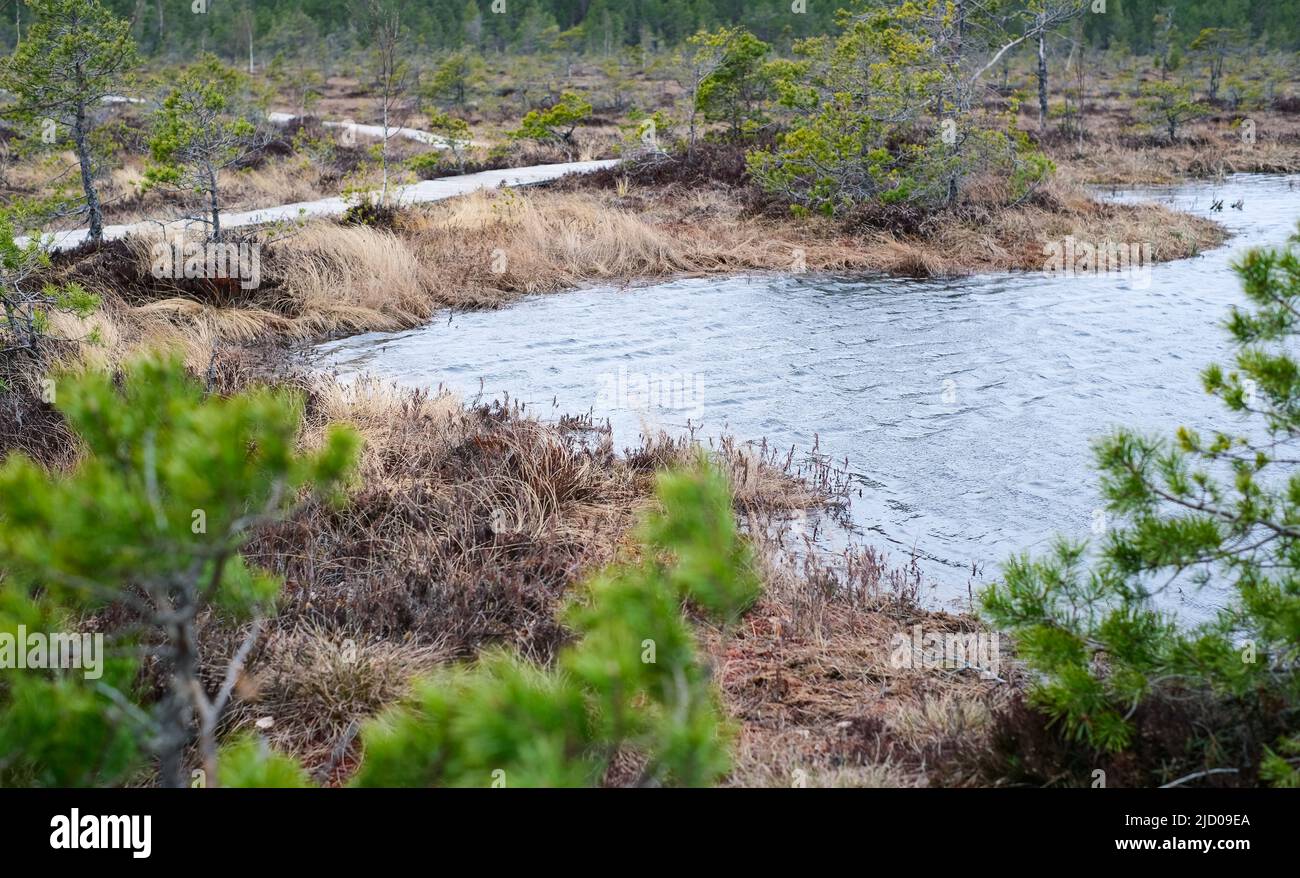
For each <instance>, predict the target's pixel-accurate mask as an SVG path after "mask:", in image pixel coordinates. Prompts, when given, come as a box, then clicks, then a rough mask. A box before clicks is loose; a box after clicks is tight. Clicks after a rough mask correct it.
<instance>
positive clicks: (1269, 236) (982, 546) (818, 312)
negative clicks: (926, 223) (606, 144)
mask: <svg viewBox="0 0 1300 878" xmlns="http://www.w3.org/2000/svg"><path fill="white" fill-rule="evenodd" d="M1109 194H1110V196H1111V197H1114V198H1120V199H1133V198H1138V197H1141V198H1148V199H1152V198H1154V199H1159V200H1165V201H1167V202H1169V203H1171V204H1173V205H1174V206H1176V207H1178V208H1180V209H1183V210H1188V211H1191V212H1194V213H1199V214H1203V215H1207V216H1210V215H1211V214H1210V213H1209V208H1210V204H1211V202H1212V201H1213V200H1217V199H1223V200H1224V203H1232V202H1234V201H1236V200H1237V199H1244V202H1245V204H1244V209H1243V210H1239V211H1238V210H1232V209H1229V210H1225V211H1223V212H1221V213H1216V214H1213V216H1214V217H1215V218H1216V219H1218V220H1219V221H1220V222H1223V223H1224V224H1225V225H1227V226H1228V227H1229V228H1231V229H1232V231H1233V232H1234V233H1235V234H1236V237H1234V238H1233V240H1232V241H1231V242H1230V243H1229V244H1228V246H1226V247H1222V248H1219V249H1217V250H1215V251H1213V252H1210V253H1207V254H1205V255H1203V256H1200V257H1198V258H1195V259H1189V260H1184V261H1180V262H1176V263H1170V264H1165V265H1158V266H1156V267H1155V268H1154V269H1152V271H1151V273H1150V275H1149V276H1148V277H1134V278H1130V277H1115V276H1109V277H1108V276H1102V277H1096V278H1062V277H1049V276H1047V275H1044V274H1032V275H1028V274H1019V275H1015V274H1012V275H993V276H988V275H986V276H981V277H977V278H967V279H960V280H925V281H919V280H904V279H897V278H870V279H866V280H863V279H856V280H846V279H833V278H827V277H824V276H822V277H812V276H806V275H804V276H782V277H732V278H707V279H691V280H681V281H675V282H672V283H666V284H661V285H658V286H652V287H642V288H633V289H609V288H602V289H591V290H583V291H578V292H573V293H565V294H560V295H550V296H541V297H535V298H531V299H528V300H525V301H522V302H520V303H518V304H516V305H513V306H511V307H509V308H507V309H504V310H501V311H495V312H479V313H470V314H457V315H455V316H454V317H453V318H452V319H451V320H450V322H448V320H447V318H446V317H445V316H444V318H443V319H441V320H435V321H434V322H433V323H431V324H430V325H428V326H426V327H422V328H420V329H417V330H413V331H408V332H400V333H370V334H366V335H360V336H354V337H352V338H347V339H343V340H340V341H334V342H330V343H327V344H323V345H320V346H319V347H318V348H317V349H316V350H315V356H316V357H317V360H318V364H319V365H320V366H321V367H322V368H327V369H334V370H336V371H337V372H338V373H339V374H340V375H341V376H343V377H348V376H351V375H355V374H358V373H360V372H370V373H374V374H377V375H381V376H385V377H388V378H392V379H396V380H398V381H400V382H401V383H404V384H410V385H426V386H431V385H437V384H445V385H448V386H450V387H452V388H453V389H455V390H458V391H460V392H461V393H463V394H464V395H466V396H469V397H472V396H474V395H476V394H477V393H478V392H479V389H480V384H481V385H482V388H483V391H484V392H485V393H486V394H487V395H489V396H491V395H500V394H502V393H509V395H510V397H511V398H518V399H522V400H524V401H528V402H531V403H532V404H533V406H534V409H535V411H537V412H538V413H539V414H545V413H546V412H549V411H551V410H552V409H551V404H552V400H555V401H556V403H557V404H558V408H559V410H560V411H567V412H578V411H587V410H589V409H593V410H594V414H595V415H596V416H597V418H608V419H609V420H610V421H611V423H612V425H613V429H614V432H615V439H616V442H618V443H619V444H620V445H630V444H633V443H634V442H635V440H636V437H637V434H638V432H640V430H641V429H642V427H643V424H649V425H653V426H655V427H666V428H670V429H672V428H678V429H684V428H685V427H686V424H687V421H688V419H689V420H690V421H691V423H693V424H698V425H702V432H703V434H704V435H713V434H717V433H724V432H726V433H731V434H734V435H736V436H738V437H742V438H753V439H757V438H759V437H767V439H768V440H769V441H770V442H772V443H775V444H777V445H780V446H788V445H790V444H796V445H798V446H800V447H803V448H810V447H811V446H812V445H813V443H814V441H817V442H819V443H820V447H821V449H822V451H824V452H826V453H828V454H830V455H831V456H833V457H835V458H838V459H844V458H846V457H847V458H848V461H849V465H850V469H851V471H852V472H853V474H854V478H855V479H856V480H857V481H858V482H859V484H860V486H861V488H862V497H861V499H857V500H855V511H854V519H855V522H856V523H857V525H858V526H859V527H860V528H861V529H862V530H864V531H866V532H868V537H869V538H870V539H873V540H874V541H876V542H878V543H882V544H893V546H894V547H895V552H894V554H895V556H896V557H897V556H902V557H906V556H907V555H909V554H910V553H913V552H915V553H916V554H917V555H918V556H919V558H920V563H921V566H922V569H923V570H925V572H926V573H927V574H928V576H929V578H930V579H931V580H932V581H934V582H936V583H938V592H937V595H936V596H937V597H938V598H939V599H941V600H943V599H949V598H953V599H955V598H959V597H960V598H964V597H965V595H966V592H967V584H968V580H969V579H970V569H971V566H972V564H973V565H975V566H976V567H979V568H982V571H983V572H982V575H980V576H978V577H977V578H976V583H977V584H978V583H979V582H980V581H984V580H987V578H988V577H989V576H991V575H995V574H996V573H997V571H998V569H999V566H1000V564H1001V563H1002V561H1003V560H1005V558H1006V557H1007V556H1008V555H1009V554H1011V553H1013V552H1016V551H1019V550H1021V549H1025V548H1034V547H1038V548H1042V547H1043V546H1044V545H1045V543H1046V542H1047V541H1048V540H1049V539H1050V538H1051V536H1052V535H1053V534H1055V533H1057V532H1061V533H1065V534H1068V535H1071V536H1076V537H1083V536H1087V535H1088V534H1089V532H1090V530H1091V528H1092V525H1093V523H1094V510H1095V509H1096V508H1097V506H1098V505H1099V504H1098V495H1097V491H1096V477H1095V474H1094V473H1093V470H1092V467H1091V455H1090V452H1089V439H1090V438H1091V437H1093V436H1096V435H1097V434H1098V433H1100V432H1103V431H1105V430H1106V429H1107V428H1108V427H1109V426H1111V425H1119V424H1123V425H1129V426H1134V427H1138V428H1141V429H1144V430H1148V431H1154V432H1158V433H1169V432H1170V431H1172V430H1173V429H1174V428H1176V427H1177V426H1179V425H1180V424H1183V423H1186V424H1188V425H1189V426H1204V425H1206V424H1212V423H1216V422H1217V423H1223V419H1224V417H1225V416H1224V415H1223V414H1222V413H1221V410H1220V408H1219V406H1218V405H1217V404H1216V403H1215V401H1214V400H1213V399H1211V398H1209V397H1208V396H1206V395H1205V394H1204V393H1203V392H1202V390H1201V388H1200V379H1199V372H1200V369H1201V367H1202V366H1204V365H1205V364H1206V363H1207V362H1209V361H1211V360H1215V359H1219V360H1222V359H1224V358H1226V357H1227V356H1228V355H1229V353H1230V351H1229V348H1228V345H1227V343H1226V336H1225V334H1224V332H1223V331H1222V329H1220V327H1219V323H1220V322H1221V321H1222V319H1223V318H1224V316H1225V315H1226V312H1227V310H1228V307H1229V306H1230V305H1231V304H1235V303H1240V302H1241V301H1242V299H1241V296H1240V294H1239V292H1238V286H1237V283H1236V280H1235V278H1234V277H1233V276H1232V274H1231V271H1230V268H1229V263H1230V261H1231V258H1232V256H1233V254H1234V253H1236V252H1239V251H1240V250H1241V249H1242V248H1244V247H1247V246H1252V245H1259V244H1273V243H1279V242H1281V241H1283V240H1285V238H1286V237H1287V235H1288V234H1290V233H1291V232H1292V231H1293V230H1294V227H1295V223H1296V220H1297V219H1298V218H1300V177H1290V178H1287V177H1263V176H1260V177H1236V178H1232V179H1231V180H1229V181H1228V182H1226V183H1223V182H1220V183H1204V184H1196V185H1190V186H1183V187H1178V188H1174V189H1168V190H1146V191H1144V192H1141V193H1134V192H1128V193H1123V192H1121V193H1109Z"/></svg>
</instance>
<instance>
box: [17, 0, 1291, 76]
mask: <svg viewBox="0 0 1300 878" xmlns="http://www.w3.org/2000/svg"><path fill="white" fill-rule="evenodd" d="M846 5H847V4H845V3H842V2H834V0H747V2H743V3H742V2H740V0H427V2H423V3H419V4H411V3H406V4H401V16H402V22H403V24H404V26H405V27H407V28H408V29H409V31H410V34H411V41H412V45H413V47H415V48H417V49H420V50H423V51H434V52H436V51H446V50H455V49H461V48H469V49H474V50H478V51H482V52H497V53H504V52H511V53H520V52H522V53H532V52H545V51H557V50H563V51H572V52H582V53H588V54H611V53H616V52H618V51H620V50H622V49H624V48H626V47H634V46H635V47H641V48H643V49H647V50H662V49H670V48H677V47H679V46H681V45H682V44H683V43H684V42H685V41H686V40H687V39H689V38H690V37H691V36H692V35H693V34H695V33H696V32H698V31H699V30H701V29H713V28H717V27H720V26H737V25H739V26H743V27H745V28H746V29H747V30H749V31H750V32H751V33H753V34H754V35H755V36H757V37H759V38H760V39H762V40H764V41H766V42H769V43H772V44H774V45H776V46H777V47H778V48H780V49H786V48H788V47H789V46H791V45H792V44H793V43H794V42H795V41H796V40H799V39H803V38H806V37H810V36H816V35H822V34H828V33H832V32H834V31H835V30H836V24H837V21H839V20H840V18H841V16H842V8H843V7H844V6H846ZM874 5H877V6H881V7H890V6H892V7H900V6H905V5H906V4H904V3H901V2H898V0H876V2H875V4H874ZM954 5H955V6H957V7H963V6H968V7H979V8H980V9H981V10H984V11H987V12H989V13H992V14H995V15H998V16H1009V17H1016V16H1020V15H1024V14H1026V13H1033V12H1035V11H1037V10H1040V9H1041V8H1043V7H1046V6H1051V5H1052V4H1051V2H1050V0H963V2H957V3H955V4H954ZM1090 5H1091V6H1092V14H1090V15H1089V16H1088V17H1087V19H1086V21H1085V23H1084V27H1083V34H1084V38H1085V39H1086V41H1087V43H1088V45H1089V46H1091V47H1094V48H1099V49H1110V48H1119V49H1127V50H1129V51H1132V52H1135V53H1140V54H1148V53H1151V52H1154V51H1157V50H1158V49H1159V48H1160V47H1161V45H1162V41H1164V40H1166V39H1168V38H1169V36H1170V31H1171V28H1170V26H1169V24H1168V23H1169V22H1171V21H1172V28H1173V31H1174V32H1175V33H1176V34H1178V35H1181V39H1182V41H1183V42H1184V43H1186V42H1190V41H1191V40H1192V39H1194V38H1195V37H1196V35H1197V34H1198V33H1200V31H1201V30H1202V29H1204V28H1211V27H1213V28H1224V27H1230V28H1234V29H1239V30H1241V31H1242V32H1243V33H1244V34H1245V35H1246V37H1247V38H1248V39H1249V40H1251V41H1263V42H1264V43H1265V44H1267V45H1268V46H1270V47H1272V48H1294V47H1296V46H1297V45H1300V0H1178V2H1176V3H1175V2H1171V0H1096V2H1093V3H1091V4H1090ZM105 6H106V7H107V8H108V9H110V10H111V11H112V12H113V13H114V14H115V15H116V16H117V17H119V18H122V19H125V20H126V21H128V22H130V27H131V35H132V37H133V39H134V40H135V42H136V44H137V45H138V46H139V47H140V48H141V51H142V52H143V53H144V54H146V55H148V56H155V57H164V58H182V57H186V56H188V55H190V54H191V53H192V52H194V51H195V50H199V51H210V52H213V53H215V54H217V55H219V56H221V57H223V58H225V59H227V60H230V61H234V60H240V61H247V60H248V59H249V58H250V56H251V58H252V61H253V64H254V66H256V65H257V64H259V63H265V62H266V61H267V60H269V59H270V58H272V57H274V56H275V55H277V54H282V53H283V54H299V53H306V52H315V51H317V50H318V49H319V48H320V47H321V46H322V45H324V46H326V47H327V48H329V49H331V50H334V51H338V52H340V53H345V52H347V51H349V50H352V49H356V48H363V47H367V46H368V42H367V39H368V35H367V33H366V31H365V29H364V28H363V27H361V26H360V25H359V24H358V21H359V19H360V16H358V9H359V6H358V3H357V2H336V0H172V2H167V0H110V2H107V3H106V4H105ZM7 9H8V14H4V15H2V16H0V41H3V44H4V45H5V46H7V47H9V48H12V47H13V46H15V45H16V44H17V43H18V42H20V41H21V37H22V35H23V34H24V33H25V32H26V28H27V23H28V22H29V21H31V20H32V17H33V16H32V13H31V11H30V10H29V9H28V4H27V3H25V2H22V0H10V3H8V4H7Z"/></svg>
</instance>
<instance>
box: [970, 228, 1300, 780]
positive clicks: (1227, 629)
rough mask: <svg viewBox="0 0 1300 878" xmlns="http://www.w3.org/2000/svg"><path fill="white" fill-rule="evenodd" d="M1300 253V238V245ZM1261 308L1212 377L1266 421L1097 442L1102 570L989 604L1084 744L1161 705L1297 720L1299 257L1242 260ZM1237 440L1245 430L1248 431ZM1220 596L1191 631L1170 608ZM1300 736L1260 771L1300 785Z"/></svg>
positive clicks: (1041, 580)
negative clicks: (1178, 590)
mask: <svg viewBox="0 0 1300 878" xmlns="http://www.w3.org/2000/svg"><path fill="white" fill-rule="evenodd" d="M1296 243H1297V244H1300V238H1297V239H1296ZM1236 270H1237V273H1238V274H1239V276H1240V277H1241V279H1242V281H1243V284H1244V288H1245V293H1246V296H1247V298H1248V299H1249V300H1250V302H1251V305H1252V306H1253V310H1248V311H1247V310H1240V309H1236V308H1234V309H1233V311H1232V315H1231V318H1230V319H1229V321H1228V324H1227V326H1228V330H1229V332H1230V334H1231V336H1232V340H1233V342H1234V343H1235V345H1236V347H1237V354H1236V362H1235V368H1232V369H1224V368H1223V367H1221V366H1218V365H1211V366H1209V367H1208V368H1207V369H1206V370H1205V371H1204V373H1203V379H1204V384H1205V388H1206V390H1207V391H1208V392H1209V393H1211V394H1214V395H1215V396H1217V397H1218V398H1220V399H1221V400H1222V401H1223V403H1224V404H1225V405H1226V407H1227V408H1228V410H1229V411H1230V412H1231V413H1232V414H1233V415H1234V416H1237V417H1241V418H1248V419H1249V423H1252V424H1253V428H1252V427H1251V426H1242V427H1236V426H1234V427H1233V428H1232V429H1230V430H1225V431H1223V432H1215V433H1213V434H1212V435H1209V436H1204V435H1201V434H1200V433H1198V432H1195V431H1192V430H1189V429H1186V428H1183V429H1180V430H1179V431H1178V434H1177V436H1176V438H1175V439H1174V441H1172V442H1170V441H1166V440H1161V439H1154V438H1150V437H1145V436H1141V435H1139V434H1137V433H1135V432H1133V431H1131V430H1121V431H1119V432H1117V433H1115V434H1114V435H1111V436H1109V437H1107V438H1105V439H1103V440H1101V441H1100V442H1098V443H1097V444H1096V455H1097V462H1098V465H1099V467H1100V469H1101V474H1102V493H1103V495H1104V497H1105V499H1106V503H1107V506H1108V509H1109V512H1110V513H1111V514H1112V515H1113V516H1115V518H1116V519H1117V520H1118V521H1119V525H1118V526H1116V527H1113V528H1112V529H1111V530H1110V531H1109V535H1108V537H1107V538H1106V541H1105V544H1104V546H1103V547H1102V551H1101V553H1100V556H1099V558H1097V559H1096V562H1095V563H1094V564H1093V565H1092V566H1091V567H1090V566H1089V564H1088V559H1087V554H1086V547H1085V546H1084V545H1083V544H1073V543H1064V542H1063V543H1061V544H1059V545H1058V546H1057V547H1056V549H1055V550H1054V551H1053V552H1052V553H1051V554H1050V555H1048V556H1046V557H1043V558H1037V559H1036V558H1031V557H1030V556H1028V555H1022V556H1020V557H1017V558H1014V559H1012V560H1011V561H1010V562H1009V563H1008V565H1007V567H1006V570H1005V572H1004V575H1003V579H1002V581H1001V582H1000V583H998V584H997V585H995V586H994V587H992V588H991V589H989V590H988V591H987V592H986V593H985V594H984V595H983V596H982V605H983V612H984V613H985V615H986V616H987V617H988V618H989V619H990V621H992V622H993V623H994V624H996V625H999V626H1001V627H1003V628H1005V629H1008V630H1010V631H1011V632H1012V633H1013V635H1014V638H1015V642H1016V645H1017V649H1018V651H1019V653H1020V654H1021V656H1022V657H1024V658H1025V659H1026V660H1027V661H1028V663H1029V665H1030V667H1031V668H1032V669H1033V670H1034V671H1035V672H1036V674H1037V683H1036V685H1035V686H1034V688H1033V691H1032V700H1033V702H1034V703H1035V704H1036V705H1037V706H1038V707H1039V708H1040V709H1041V710H1042V711H1043V712H1045V713H1046V714H1047V716H1048V717H1050V718H1051V719H1052V720H1053V721H1056V722H1059V723H1061V724H1062V727H1063V729H1064V730H1065V732H1066V733H1067V734H1068V735H1069V736H1071V737H1072V738H1074V739H1075V740H1077V741H1079V742H1081V743H1083V744H1084V745H1086V746H1088V747H1092V748H1096V749H1099V750H1104V751H1112V752H1114V751H1121V750H1124V749H1125V748H1126V747H1128V746H1130V744H1131V743H1132V742H1133V725H1132V723H1131V717H1132V716H1133V714H1134V712H1135V711H1136V710H1137V708H1138V706H1140V705H1141V704H1143V703H1144V702H1146V701H1148V700H1151V699H1155V698H1158V697H1162V696H1177V697H1179V698H1180V700H1182V701H1183V703H1190V702H1193V701H1194V702H1197V703H1206V702H1208V703H1215V701H1216V700H1217V701H1218V703H1231V704H1234V705H1235V709H1234V710H1232V714H1233V715H1234V716H1237V717H1248V716H1256V717H1259V716H1264V717H1277V718H1279V719H1281V720H1282V722H1283V727H1286V726H1289V727H1290V728H1294V716H1295V712H1296V711H1297V710H1298V709H1300V674H1298V673H1297V669H1298V666H1300V665H1298V663H1300V524H1298V523H1300V468H1298V467H1297V460H1298V455H1297V454H1296V452H1295V446H1296V444H1297V441H1298V439H1300V364H1298V363H1297V362H1296V360H1295V359H1294V357H1293V351H1294V343H1295V339H1296V335H1297V333H1298V332H1300V316H1297V315H1300V246H1295V245H1292V246H1288V247H1284V248H1278V249H1272V250H1255V251H1252V252H1250V253H1249V254H1248V255H1246V256H1245V257H1244V258H1243V259H1242V260H1241V261H1240V262H1239V263H1238V265H1237V266H1236ZM1239 430H1240V432H1239ZM1210 584H1213V585H1214V586H1215V587H1216V588H1218V589H1222V590H1223V591H1222V593H1220V594H1216V596H1215V600H1216V603H1223V604H1224V606H1223V609H1222V610H1220V611H1219V612H1218V613H1217V614H1216V615H1215V616H1214V617H1213V618H1212V619H1211V620H1210V621H1207V622H1204V623H1201V624H1197V625H1194V626H1190V627H1189V626H1184V625H1180V624H1179V623H1178V622H1177V621H1176V620H1175V618H1174V617H1173V616H1172V615H1171V613H1170V612H1169V611H1168V610H1167V609H1164V608H1162V607H1161V606H1160V605H1159V603H1158V601H1159V599H1160V595H1161V594H1162V593H1167V592H1168V591H1169V589H1171V588H1172V587H1173V586H1175V585H1181V586H1182V587H1183V588H1184V589H1195V590H1199V589H1201V588H1204V587H1205V586H1207V585H1210ZM1248 722H1249V721H1248V720H1242V722H1241V724H1240V726H1238V725H1234V727H1232V728H1215V727H1209V728H1205V729H1203V731H1202V732H1201V735H1202V738H1201V739H1200V740H1196V741H1189V742H1188V749H1189V752H1196V751H1198V750H1199V751H1201V752H1204V753H1205V754H1207V756H1206V758H1207V759H1211V760H1213V759H1214V758H1215V754H1219V758H1223V757H1227V758H1231V757H1232V755H1233V754H1239V753H1245V752H1249V750H1248V748H1247V747H1246V746H1244V743H1243V746H1240V747H1234V746H1233V742H1234V741H1237V742H1245V741H1247V740H1248V739H1249V738H1251V737H1252V736H1253V735H1255V734H1256V733H1255V732H1252V731H1251V730H1249V729H1245V730H1244V731H1243V727H1244V726H1245V725H1247V724H1248ZM1297 752H1300V748H1298V744H1297V740H1296V739H1295V738H1294V737H1292V738H1287V739H1284V740H1282V741H1279V742H1278V746H1277V752H1276V753H1271V754H1269V755H1267V758H1266V759H1264V760H1262V765H1250V764H1237V765H1233V766H1231V767H1227V768H1225V769H1224V770H1227V771H1240V772H1242V773H1247V774H1248V773H1250V772H1252V771H1254V770H1261V769H1262V772H1261V773H1262V775H1263V776H1264V777H1265V778H1266V779H1270V780H1272V781H1273V782H1275V783H1284V784H1289V785H1293V784H1295V783H1297V782H1298V781H1297V776H1296V773H1295V770H1294V769H1295V766H1296V765H1297V764H1300V759H1297V756H1296V754H1297Z"/></svg>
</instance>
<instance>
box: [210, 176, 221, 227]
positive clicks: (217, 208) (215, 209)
mask: <svg viewBox="0 0 1300 878" xmlns="http://www.w3.org/2000/svg"><path fill="white" fill-rule="evenodd" d="M208 210H209V211H211V213H212V240H214V241H220V240H221V204H220V202H219V201H218V200H217V171H216V169H215V168H209V169H208Z"/></svg>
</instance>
